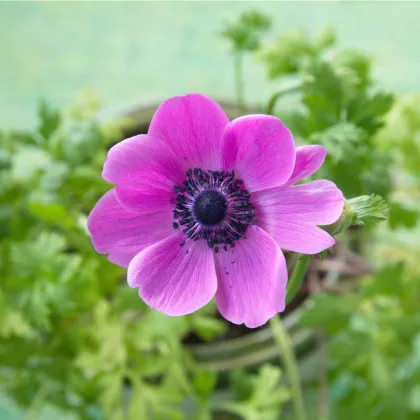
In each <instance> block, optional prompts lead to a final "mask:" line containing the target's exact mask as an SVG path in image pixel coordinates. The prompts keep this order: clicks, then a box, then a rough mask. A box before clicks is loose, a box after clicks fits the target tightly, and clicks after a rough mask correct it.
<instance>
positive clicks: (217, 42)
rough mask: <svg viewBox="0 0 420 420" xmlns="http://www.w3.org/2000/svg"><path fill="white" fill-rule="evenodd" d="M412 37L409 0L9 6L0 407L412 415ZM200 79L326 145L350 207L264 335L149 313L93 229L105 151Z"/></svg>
mask: <svg viewBox="0 0 420 420" xmlns="http://www.w3.org/2000/svg"><path fill="white" fill-rule="evenodd" d="M419 32H420V3H418V2H408V1H407V2H353V1H348V2H345V1H336V2H317V1H314V2H282V1H278V2H243V1H236V2H118V3H117V2H2V3H0V54H1V60H0V88H1V95H0V109H1V112H0V420H3V419H7V420H20V419H43V420H44V419H46V420H48V419H112V420H113V419H128V420H132V419H135V420H137V419H140V420H142V419H184V418H185V419H203V420H206V419H246V420H265V419H268V420H270V419H279V418H281V419H294V420H305V419H316V420H325V419H331V420H333V419H337V420H346V419H349V420H350V419H354V418H355V417H356V416H359V418H360V419H367V420H370V419H381V420H383V419H390V420H405V419H407V420H415V419H420V310H419V301H420V269H419V267H418V256H419V253H420V245H419V244H420V228H419V223H418V218H419V215H420V169H419V168H420V166H419V165H420V79H419V77H418V75H419V74H420V47H419V42H418V33H419ZM190 92H200V93H203V94H207V95H209V96H211V97H213V98H215V99H216V100H220V101H221V104H222V105H223V107H224V108H225V110H226V112H227V114H228V115H229V117H231V118H235V117H237V116H238V115H242V114H244V113H250V112H265V113H271V114H273V115H276V116H278V117H280V118H281V119H282V120H283V121H284V122H285V123H286V124H287V125H288V126H289V127H290V128H291V129H292V131H293V133H294V135H295V139H296V141H297V143H299V144H310V143H314V144H323V145H325V146H326V147H327V148H328V150H329V156H328V158H327V160H326V163H325V165H324V167H323V168H322V170H321V171H320V172H319V173H317V174H316V176H317V177H320V178H327V179H331V180H332V181H334V182H336V183H337V185H338V186H339V188H341V189H342V190H343V192H344V194H345V196H346V198H347V199H348V214H347V222H348V225H349V227H348V229H345V228H344V226H341V228H340V229H337V232H336V233H337V243H338V244H337V246H336V247H335V249H334V252H333V253H329V254H328V255H322V256H316V257H315V258H313V260H312V261H311V262H310V263H309V269H308V272H307V275H306V276H305V279H304V281H303V283H302V286H301V288H300V290H299V291H298V293H297V295H296V296H295V297H294V299H293V300H292V301H291V302H290V304H289V305H288V308H287V310H286V312H285V313H284V314H282V316H281V318H280V317H278V318H276V319H274V320H273V321H272V322H271V323H270V324H269V325H266V326H264V327H262V328H259V329H256V330H248V329H246V328H244V327H241V326H234V325H231V324H229V323H227V322H226V321H224V320H223V319H222V318H221V317H220V316H219V315H218V313H217V310H216V308H215V304H214V302H212V303H211V304H209V305H208V306H207V307H205V308H203V309H202V310H200V311H198V312H197V313H195V314H191V315H188V316H186V317H181V318H172V317H171V318H170V317H166V316H164V315H162V314H160V313H157V312H155V311H153V310H151V309H149V308H147V307H146V306H145V305H144V304H143V303H142V302H141V301H140V300H139V299H138V297H137V292H136V290H132V289H130V288H128V287H127V285H126V283H125V270H124V269H121V268H119V267H116V266H114V265H112V264H111V263H109V262H108V261H107V259H106V257H105V256H100V255H97V254H96V253H95V252H94V251H93V249H92V246H91V243H90V238H89V235H88V233H87V230H86V217H87V214H88V213H89V211H90V210H91V209H92V207H93V206H94V204H95V202H96V201H97V200H98V198H99V197H100V196H101V195H102V194H103V193H104V192H105V191H107V190H108V189H109V185H107V184H106V183H105V182H104V181H102V180H101V178H100V173H101V167H102V164H103V162H104V159H105V156H106V152H107V150H108V149H109V147H111V146H112V145H113V144H115V143H116V142H118V141H120V140H121V139H123V138H124V137H127V136H128V135H131V134H134V133H140V132H146V130H147V127H148V124H149V122H150V119H151V117H152V115H153V112H154V110H155V109H156V106H157V105H158V104H159V103H160V102H161V101H162V100H164V99H166V98H168V97H170V96H174V95H182V94H186V93H190ZM346 228H347V226H346ZM339 230H340V232H339V233H338V231H339ZM296 258H297V257H296V256H295V255H292V253H289V254H288V255H287V260H288V266H289V269H290V270H289V271H290V272H291V271H292V270H293V267H294V264H296ZM290 349H292V351H289V350H290Z"/></svg>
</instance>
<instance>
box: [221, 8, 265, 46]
mask: <svg viewBox="0 0 420 420" xmlns="http://www.w3.org/2000/svg"><path fill="white" fill-rule="evenodd" d="M270 24H271V22H270V19H269V18H268V17H267V16H265V15H263V14H262V13H260V12H257V11H253V10H248V11H245V12H243V13H242V14H241V15H240V16H239V18H238V20H237V21H236V22H235V23H229V24H227V25H226V27H225V29H224V30H223V32H222V36H223V37H224V38H227V39H228V40H230V41H231V43H232V47H233V50H234V51H254V50H256V49H257V48H258V46H259V42H260V40H259V34H260V33H261V32H263V31H265V30H267V29H268V28H269V27H270Z"/></svg>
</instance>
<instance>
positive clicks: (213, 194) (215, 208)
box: [193, 190, 227, 226]
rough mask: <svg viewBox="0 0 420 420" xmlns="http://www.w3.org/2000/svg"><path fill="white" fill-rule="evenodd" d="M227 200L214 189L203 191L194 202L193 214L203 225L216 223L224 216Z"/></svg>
mask: <svg viewBox="0 0 420 420" xmlns="http://www.w3.org/2000/svg"><path fill="white" fill-rule="evenodd" d="M226 210H227V200H226V198H225V197H224V196H223V195H222V194H221V193H220V192H219V191H214V190H205V191H203V192H202V193H201V194H200V195H199V196H198V197H197V198H196V199H195V202H194V207H193V214H194V216H195V217H196V219H197V221H198V222H200V223H202V224H203V225H208V226H212V225H217V224H218V223H219V222H221V221H222V220H223V218H224V217H225V214H226Z"/></svg>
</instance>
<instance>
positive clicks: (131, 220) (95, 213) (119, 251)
mask: <svg viewBox="0 0 420 420" xmlns="http://www.w3.org/2000/svg"><path fill="white" fill-rule="evenodd" d="M144 207H145V210H147V203H145V206H144ZM153 208H154V205H153V204H151V209H153ZM172 221H173V216H172V213H171V208H164V207H161V208H160V211H159V212H155V213H153V214H147V212H146V213H144V214H141V213H130V212H128V211H127V210H125V209H124V208H123V207H122V206H121V205H120V203H119V202H118V200H117V198H116V196H115V190H111V191H108V192H107V193H106V194H105V195H104V196H103V197H102V198H101V199H100V200H99V201H98V202H97V204H96V206H95V207H94V209H93V210H92V212H91V213H90V214H89V217H88V229H89V232H90V234H91V237H92V242H93V246H94V247H95V249H96V251H97V252H99V253H101V254H109V260H110V261H112V262H113V263H115V264H118V265H121V266H123V267H127V266H128V264H129V262H130V261H131V260H132V259H133V257H134V256H135V255H137V254H138V253H139V252H140V251H142V250H143V249H145V248H146V247H148V246H150V245H153V244H155V243H156V242H158V241H160V240H162V239H163V238H166V237H167V236H169V235H171V234H172V233H173V232H174V230H173V227H172Z"/></svg>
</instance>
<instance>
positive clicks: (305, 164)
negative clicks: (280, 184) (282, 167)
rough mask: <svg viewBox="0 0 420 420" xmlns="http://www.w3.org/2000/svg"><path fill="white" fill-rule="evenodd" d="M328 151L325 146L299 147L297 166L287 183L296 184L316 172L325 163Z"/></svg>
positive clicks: (297, 149)
mask: <svg viewBox="0 0 420 420" xmlns="http://www.w3.org/2000/svg"><path fill="white" fill-rule="evenodd" d="M327 153H328V152H327V149H326V148H325V147H324V146H319V145H313V146H300V147H297V148H296V162H295V168H294V169H293V173H292V176H291V177H290V179H289V181H287V184H289V185H291V184H294V183H295V182H298V181H301V180H302V179H304V178H306V177H307V176H309V175H312V174H313V173H315V172H316V171H317V170H318V169H319V168H320V167H321V166H322V164H323V163H324V160H325V157H326V156H327Z"/></svg>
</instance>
